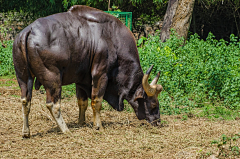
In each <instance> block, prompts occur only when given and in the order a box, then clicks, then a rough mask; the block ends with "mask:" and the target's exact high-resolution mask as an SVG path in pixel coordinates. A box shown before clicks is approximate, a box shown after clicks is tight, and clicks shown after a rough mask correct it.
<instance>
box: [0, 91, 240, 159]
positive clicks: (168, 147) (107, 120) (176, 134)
mask: <svg viewBox="0 0 240 159" xmlns="http://www.w3.org/2000/svg"><path fill="white" fill-rule="evenodd" d="M0 93H1V95H0V158H114V159H115V158H161V159H167V158H169V159H172V158H179V159H182V158H208V157H209V156H210V155H213V156H212V157H214V156H217V155H218V154H219V150H218V147H217V146H216V145H211V142H212V141H213V140H215V139H219V137H220V136H221V135H222V134H225V135H227V136H231V135H232V134H236V133H239V132H240V123H239V121H237V120H232V121H224V120H219V121H209V120H207V119H204V118H196V117H193V118H188V119H187V120H185V121H182V120H181V118H180V116H166V115H162V116H161V119H162V121H164V122H163V125H162V127H152V126H151V125H149V124H148V123H147V122H145V121H139V120H138V119H137V118H136V116H135V114H134V113H129V112H126V111H123V112H117V111H115V110H103V111H102V113H101V119H102V122H103V127H104V130H102V131H97V130H94V129H92V109H91V107H90V106H89V107H88V110H87V112H86V117H87V124H86V125H85V126H83V127H79V126H78V124H77V120H78V106H77V103H76V98H75V97H73V98H70V99H63V100H62V106H61V110H62V114H63V117H64V120H65V121H66V123H67V125H68V127H69V129H70V131H71V134H62V133H61V132H60V130H59V128H58V127H57V126H56V123H55V122H54V121H53V119H52V117H51V116H50V113H49V112H48V110H47V108H46V106H45V94H41V93H39V92H37V91H35V90H34V92H33V100H32V108H31V112H30V119H29V121H30V131H31V138H30V139H22V137H21V131H22V111H21V110H22V108H21V107H22V106H21V102H20V97H19V95H20V90H19V89H18V90H16V89H12V88H9V87H0ZM13 95H18V97H16V96H13ZM234 144H235V145H238V146H239V144H240V143H239V141H237V142H236V143H234Z"/></svg>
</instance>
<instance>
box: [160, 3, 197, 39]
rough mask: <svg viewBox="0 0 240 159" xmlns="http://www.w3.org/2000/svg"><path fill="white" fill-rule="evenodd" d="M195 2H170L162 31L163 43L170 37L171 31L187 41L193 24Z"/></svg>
mask: <svg viewBox="0 0 240 159" xmlns="http://www.w3.org/2000/svg"><path fill="white" fill-rule="evenodd" d="M194 2H195V0H169V1H168V7H167V11H166V14H165V16H164V21H163V27H162V30H161V40H162V41H163V42H165V41H166V39H168V38H169V36H170V29H171V28H173V29H174V30H176V32H177V34H178V35H179V36H180V37H184V39H185V40H186V39H187V35H188V30H189V27H190V24H191V19H192V13H193V7H194Z"/></svg>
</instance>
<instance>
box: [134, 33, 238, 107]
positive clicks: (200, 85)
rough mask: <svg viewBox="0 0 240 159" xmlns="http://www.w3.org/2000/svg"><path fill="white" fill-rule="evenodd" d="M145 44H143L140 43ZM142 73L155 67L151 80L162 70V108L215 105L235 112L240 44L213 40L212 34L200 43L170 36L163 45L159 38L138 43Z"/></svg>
mask: <svg viewBox="0 0 240 159" xmlns="http://www.w3.org/2000/svg"><path fill="white" fill-rule="evenodd" d="M143 43H144V44H143ZM138 46H139V48H138V49H139V55H140V60H141V65H142V67H143V69H144V71H146V70H147V68H148V67H150V65H151V64H154V65H155V67H154V70H153V73H152V77H153V76H154V74H156V73H157V71H159V70H160V71H161V77H160V79H159V83H160V84H162V85H163V87H164V90H165V91H164V92H162V94H161V100H162V101H161V103H162V107H163V108H164V107H169V105H170V104H171V105H176V108H178V107H179V106H183V107H184V106H188V109H189V107H202V106H203V105H204V103H209V102H210V103H212V104H214V103H217V104H221V105H224V106H226V107H228V108H231V109H237V108H238V107H239V106H240V105H239V101H240V98H239V95H240V57H239V54H240V41H239V40H238V38H237V37H235V36H234V35H231V36H230V42H227V41H224V40H222V39H221V40H219V41H218V40H216V39H215V38H214V35H213V34H212V33H209V35H208V37H207V39H206V40H205V41H204V40H201V39H200V38H199V36H198V35H197V34H195V35H192V36H190V38H189V39H188V41H186V42H185V44H184V41H183V39H181V38H177V36H176V35H175V33H173V34H172V35H171V37H170V39H168V41H166V42H165V43H162V42H161V41H160V39H159V36H151V37H149V38H148V39H146V38H141V39H140V40H139V41H138Z"/></svg>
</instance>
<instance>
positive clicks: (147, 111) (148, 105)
mask: <svg viewBox="0 0 240 159" xmlns="http://www.w3.org/2000/svg"><path fill="white" fill-rule="evenodd" d="M152 68H153V65H152V66H151V67H150V68H149V69H148V70H147V72H146V74H145V75H144V76H143V79H142V88H141V89H139V90H138V91H137V92H136V94H135V95H136V96H135V99H134V101H137V102H138V110H137V117H138V119H140V120H141V119H146V120H147V121H148V122H149V123H151V124H153V125H159V124H160V112H159V102H158V94H159V93H160V92H161V91H162V90H163V87H162V86H161V85H158V84H157V81H158V79H159V76H160V72H158V74H157V75H156V77H155V78H154V79H153V81H152V82H151V84H149V83H148V78H149V75H150V72H151V70H152Z"/></svg>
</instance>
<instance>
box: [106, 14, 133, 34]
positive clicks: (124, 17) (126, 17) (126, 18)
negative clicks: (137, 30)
mask: <svg viewBox="0 0 240 159" xmlns="http://www.w3.org/2000/svg"><path fill="white" fill-rule="evenodd" d="M105 12H106V13H109V14H112V15H113V16H115V17H116V18H118V19H119V20H121V22H122V23H123V24H125V25H126V26H127V27H128V28H129V29H130V30H131V31H132V12H114V11H105Z"/></svg>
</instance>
